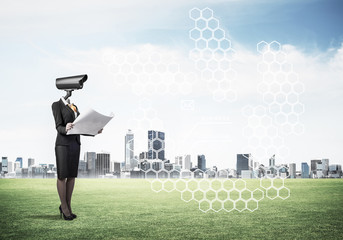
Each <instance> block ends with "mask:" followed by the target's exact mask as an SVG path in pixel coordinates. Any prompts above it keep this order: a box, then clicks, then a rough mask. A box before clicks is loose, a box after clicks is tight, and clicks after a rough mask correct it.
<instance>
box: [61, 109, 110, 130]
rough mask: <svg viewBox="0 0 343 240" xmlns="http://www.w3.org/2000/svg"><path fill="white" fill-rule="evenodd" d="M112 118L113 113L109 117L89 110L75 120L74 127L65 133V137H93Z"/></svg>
mask: <svg viewBox="0 0 343 240" xmlns="http://www.w3.org/2000/svg"><path fill="white" fill-rule="evenodd" d="M113 117H114V115H113V113H111V115H110V116H105V115H103V114H101V113H98V112H96V111H95V110H93V109H89V110H87V111H86V112H84V113H82V114H81V115H80V116H78V117H77V118H76V119H75V121H74V122H73V124H74V127H73V128H72V129H71V130H69V131H68V132H67V135H71V134H84V135H92V136H95V135H97V134H98V131H99V130H100V129H103V128H104V127H105V126H106V124H107V123H108V122H109V121H110V120H111V119H112V118H113Z"/></svg>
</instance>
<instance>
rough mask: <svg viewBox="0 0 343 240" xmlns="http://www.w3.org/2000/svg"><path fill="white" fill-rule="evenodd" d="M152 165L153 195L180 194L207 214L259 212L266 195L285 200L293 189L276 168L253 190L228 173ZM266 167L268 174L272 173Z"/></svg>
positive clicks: (149, 177) (147, 170)
mask: <svg viewBox="0 0 343 240" xmlns="http://www.w3.org/2000/svg"><path fill="white" fill-rule="evenodd" d="M149 162H150V164H149V168H148V169H146V170H145V171H144V172H145V174H146V179H147V180H148V181H149V182H150V183H151V189H152V190H153V191H154V192H157V193H159V192H162V191H165V192H172V191H177V192H179V193H180V196H181V200H183V201H184V202H191V201H195V202H197V203H198V206H199V210H200V211H202V212H204V213H206V212H209V211H213V212H219V211H226V212H231V211H233V210H236V211H238V212H243V211H245V210H247V211H250V212H253V211H255V210H257V209H258V204H259V202H260V201H261V200H263V199H264V197H265V196H267V198H268V199H270V200H274V199H276V198H279V199H282V200H285V199H287V198H288V197H289V196H290V190H289V188H287V187H285V184H284V181H285V177H284V176H283V175H281V174H280V172H281V167H279V168H277V167H274V168H275V169H274V170H275V171H276V174H275V175H273V176H270V175H268V174H264V175H263V176H262V177H261V178H260V188H255V189H250V188H248V187H247V182H246V181H245V180H243V179H235V180H232V179H230V178H228V176H229V173H228V172H227V171H226V170H219V171H218V172H215V171H212V170H208V171H206V172H203V171H201V170H199V169H197V170H196V171H194V172H191V171H189V170H175V169H169V170H168V169H167V167H166V164H167V163H165V162H163V161H156V160H152V161H149ZM155 163H157V164H155ZM261 167H263V166H261ZM263 168H264V170H265V171H267V170H271V169H270V168H267V167H263ZM283 168H284V166H283ZM213 173H214V174H213Z"/></svg>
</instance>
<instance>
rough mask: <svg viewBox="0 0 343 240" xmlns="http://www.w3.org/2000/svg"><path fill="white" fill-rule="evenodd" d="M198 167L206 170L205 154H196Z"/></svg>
mask: <svg viewBox="0 0 343 240" xmlns="http://www.w3.org/2000/svg"><path fill="white" fill-rule="evenodd" d="M198 168H199V169H200V170H202V171H204V172H205V171H206V158H205V155H198Z"/></svg>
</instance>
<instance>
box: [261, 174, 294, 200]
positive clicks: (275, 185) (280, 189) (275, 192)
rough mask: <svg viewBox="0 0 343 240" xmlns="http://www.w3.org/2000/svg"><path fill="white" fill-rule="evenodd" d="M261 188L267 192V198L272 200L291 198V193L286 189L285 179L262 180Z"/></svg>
mask: <svg viewBox="0 0 343 240" xmlns="http://www.w3.org/2000/svg"><path fill="white" fill-rule="evenodd" d="M260 186H261V187H262V188H263V189H264V190H265V191H266V196H267V198H269V199H270V200H274V199H276V198H280V199H282V200H285V199H287V198H289V196H290V193H291V191H290V190H289V188H287V187H285V178H280V177H276V178H261V179H260Z"/></svg>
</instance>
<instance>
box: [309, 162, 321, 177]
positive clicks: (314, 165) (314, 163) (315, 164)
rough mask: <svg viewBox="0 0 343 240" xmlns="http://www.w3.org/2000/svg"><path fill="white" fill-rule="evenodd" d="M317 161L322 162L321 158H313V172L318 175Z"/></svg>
mask: <svg viewBox="0 0 343 240" xmlns="http://www.w3.org/2000/svg"><path fill="white" fill-rule="evenodd" d="M317 163H322V160H321V159H315V160H311V174H312V175H314V176H316V175H317Z"/></svg>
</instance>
